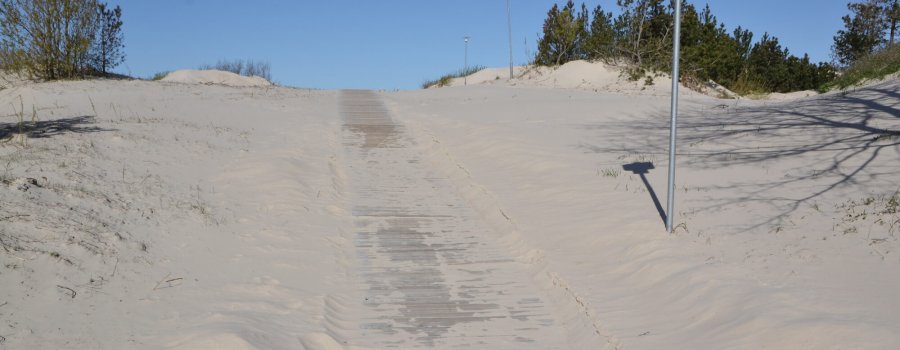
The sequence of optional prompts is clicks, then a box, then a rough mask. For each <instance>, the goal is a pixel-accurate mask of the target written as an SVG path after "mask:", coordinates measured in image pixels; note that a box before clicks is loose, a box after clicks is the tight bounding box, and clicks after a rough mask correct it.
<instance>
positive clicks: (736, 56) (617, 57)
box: [535, 0, 884, 92]
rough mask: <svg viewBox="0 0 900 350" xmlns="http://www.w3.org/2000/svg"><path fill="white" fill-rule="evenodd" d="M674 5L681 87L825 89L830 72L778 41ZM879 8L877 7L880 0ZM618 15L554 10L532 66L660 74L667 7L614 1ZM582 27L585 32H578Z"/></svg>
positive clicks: (668, 54) (669, 17)
mask: <svg viewBox="0 0 900 350" xmlns="http://www.w3.org/2000/svg"><path fill="white" fill-rule="evenodd" d="M681 1H682V33H681V46H682V57H681V63H682V67H683V68H682V71H683V74H684V75H683V79H684V80H683V81H684V82H685V83H694V84H702V83H705V82H706V81H708V80H713V81H716V82H718V83H720V84H722V85H724V86H725V87H727V88H729V89H732V90H734V91H737V92H771V91H779V92H787V91H795V90H806V89H815V88H818V87H819V86H821V85H822V84H823V83H826V82H828V81H830V79H831V78H833V76H834V69H833V67H832V66H831V65H829V64H824V63H820V64H816V63H812V62H810V61H809V57H808V56H805V55H804V57H802V58H801V57H796V56H793V55H790V53H789V52H788V51H787V49H784V48H782V47H781V45H780V44H779V43H778V39H777V38H775V37H771V36H769V35H764V36H763V37H762V38H761V40H760V41H759V42H756V43H754V42H753V33H751V32H750V31H749V30H746V29H742V28H741V27H738V28H737V29H735V30H734V31H733V32H731V33H729V32H728V31H727V30H726V27H725V24H724V23H720V22H719V21H718V19H716V17H715V16H714V15H713V14H712V10H710V8H709V6H705V7H704V8H703V9H702V10H701V11H697V9H696V8H695V7H694V6H693V5H691V4H689V3H687V1H686V0H681ZM882 1H884V0H882ZM616 4H617V6H618V7H619V15H618V16H616V17H613V15H612V13H611V12H606V11H604V10H603V9H602V8H601V7H600V6H598V7H597V8H596V9H594V11H593V12H592V16H593V17H589V16H588V15H587V11H586V9H585V6H584V5H582V6H581V11H580V12H578V13H577V14H576V13H575V4H574V3H573V2H572V1H569V2H567V3H566V5H565V6H564V7H562V8H561V9H560V8H559V7H558V6H557V5H554V6H553V7H552V8H551V9H550V11H549V12H548V13H547V19H546V20H545V21H544V31H543V33H544V36H543V37H541V39H540V42H539V44H538V54H537V57H536V58H535V63H537V64H539V65H559V64H562V63H566V62H568V61H571V60H577V59H591V60H602V61H604V62H607V63H616V64H625V65H626V70H625V72H626V74H627V76H628V77H629V78H631V79H632V80H638V79H642V78H644V77H645V76H646V73H647V72H650V71H668V70H670V69H671V64H672V31H673V28H672V25H673V22H674V21H673V13H674V8H673V5H672V3H671V1H668V0H618V1H617V2H616ZM586 23H590V26H586V25H585V24H586Z"/></svg>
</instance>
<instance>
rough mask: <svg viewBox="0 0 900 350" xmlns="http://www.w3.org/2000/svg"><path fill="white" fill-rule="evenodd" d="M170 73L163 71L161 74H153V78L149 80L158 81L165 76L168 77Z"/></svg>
mask: <svg viewBox="0 0 900 350" xmlns="http://www.w3.org/2000/svg"><path fill="white" fill-rule="evenodd" d="M171 72H172V71H167V70H164V71H162V72H156V74H153V77H151V78H150V80H153V81H160V80H162V79H163V78H165V77H166V76H167V75H169V73H171Z"/></svg>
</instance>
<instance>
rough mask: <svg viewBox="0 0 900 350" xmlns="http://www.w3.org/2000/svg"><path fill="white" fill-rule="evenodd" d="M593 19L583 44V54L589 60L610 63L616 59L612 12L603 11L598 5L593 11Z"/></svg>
mask: <svg viewBox="0 0 900 350" xmlns="http://www.w3.org/2000/svg"><path fill="white" fill-rule="evenodd" d="M593 17H594V19H593V20H592V21H591V27H590V31H589V33H588V34H587V40H586V41H585V44H584V51H585V54H586V55H587V56H588V58H590V59H599V60H603V61H604V62H607V63H610V62H612V61H614V60H615V58H616V53H617V52H616V49H615V46H616V31H615V29H614V28H613V15H612V12H606V11H603V8H601V7H600V5H597V7H596V8H595V9H594V16H593Z"/></svg>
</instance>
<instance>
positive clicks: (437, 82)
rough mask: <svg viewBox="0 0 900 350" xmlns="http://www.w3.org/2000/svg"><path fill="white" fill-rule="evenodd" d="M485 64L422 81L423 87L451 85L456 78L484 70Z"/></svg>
mask: <svg viewBox="0 0 900 350" xmlns="http://www.w3.org/2000/svg"><path fill="white" fill-rule="evenodd" d="M483 69H484V66H477V65H476V66H471V67H469V68H462V69H460V70H458V71H456V72H453V73H449V74H445V75H444V76H442V77H440V78H438V79H434V80H426V81H425V82H423V83H422V88H423V89H427V88H430V87H444V86H447V85H450V82H451V81H452V80H453V79H456V78H462V77H466V76H470V75H472V74H475V73H478V72H479V71H481V70H483Z"/></svg>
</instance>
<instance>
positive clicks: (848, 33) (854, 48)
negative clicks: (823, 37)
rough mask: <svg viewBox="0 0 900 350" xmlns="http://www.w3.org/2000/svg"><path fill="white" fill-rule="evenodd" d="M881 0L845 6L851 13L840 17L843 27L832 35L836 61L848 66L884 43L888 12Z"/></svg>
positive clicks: (869, 0) (870, 0) (868, 0)
mask: <svg viewBox="0 0 900 350" xmlns="http://www.w3.org/2000/svg"><path fill="white" fill-rule="evenodd" d="M882 1H883V0H867V1H865V2H860V3H849V4H847V8H848V9H849V10H850V12H851V15H852V16H851V15H846V16H844V17H843V18H842V20H843V21H844V29H842V30H839V31H838V33H837V35H836V36H834V46H833V48H832V50H833V51H834V55H835V58H836V59H837V61H838V62H839V63H840V64H842V65H844V66H849V65H851V64H853V62H856V61H857V60H859V59H860V58H863V57H865V56H867V55H869V54H871V53H872V52H874V51H875V50H876V49H877V48H878V47H879V46H880V45H881V44H883V43H884V34H885V31H886V29H887V25H888V22H887V21H886V16H885V14H887V13H888V11H886V9H885V8H884V6H883V4H882Z"/></svg>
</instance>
